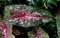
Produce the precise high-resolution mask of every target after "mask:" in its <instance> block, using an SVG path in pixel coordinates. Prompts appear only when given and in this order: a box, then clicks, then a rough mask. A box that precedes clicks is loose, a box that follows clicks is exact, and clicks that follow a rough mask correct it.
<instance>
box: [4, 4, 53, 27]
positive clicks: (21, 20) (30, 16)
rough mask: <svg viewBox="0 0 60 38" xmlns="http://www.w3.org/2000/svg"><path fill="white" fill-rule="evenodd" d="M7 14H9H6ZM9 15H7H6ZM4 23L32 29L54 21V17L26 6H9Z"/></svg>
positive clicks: (6, 9)
mask: <svg viewBox="0 0 60 38" xmlns="http://www.w3.org/2000/svg"><path fill="white" fill-rule="evenodd" d="M6 12H7V13H6ZM6 14H7V15H6ZM5 16H6V17H7V18H6V17H5V18H4V21H5V22H7V23H9V24H15V25H16V24H18V26H21V27H32V26H37V25H39V24H41V23H42V22H43V23H47V22H49V21H51V20H52V15H51V14H50V13H49V12H48V11H45V10H41V9H39V10H38V9H36V8H34V7H31V6H26V5H9V6H6V8H5Z"/></svg>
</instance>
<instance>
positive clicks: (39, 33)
mask: <svg viewBox="0 0 60 38" xmlns="http://www.w3.org/2000/svg"><path fill="white" fill-rule="evenodd" d="M28 36H29V38H49V36H48V34H47V33H46V32H45V31H44V30H43V29H41V28H40V27H34V28H33V30H32V31H30V32H28Z"/></svg>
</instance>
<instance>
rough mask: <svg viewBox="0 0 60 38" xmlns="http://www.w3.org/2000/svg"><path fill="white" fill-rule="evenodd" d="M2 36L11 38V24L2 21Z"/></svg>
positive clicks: (0, 37) (0, 28)
mask: <svg viewBox="0 0 60 38" xmlns="http://www.w3.org/2000/svg"><path fill="white" fill-rule="evenodd" d="M0 38H9V26H8V25H7V24H6V23H4V22H2V21H0Z"/></svg>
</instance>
